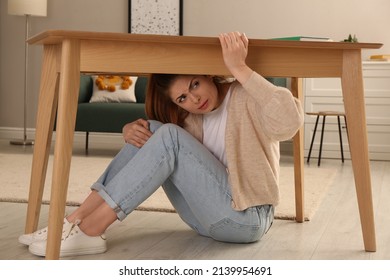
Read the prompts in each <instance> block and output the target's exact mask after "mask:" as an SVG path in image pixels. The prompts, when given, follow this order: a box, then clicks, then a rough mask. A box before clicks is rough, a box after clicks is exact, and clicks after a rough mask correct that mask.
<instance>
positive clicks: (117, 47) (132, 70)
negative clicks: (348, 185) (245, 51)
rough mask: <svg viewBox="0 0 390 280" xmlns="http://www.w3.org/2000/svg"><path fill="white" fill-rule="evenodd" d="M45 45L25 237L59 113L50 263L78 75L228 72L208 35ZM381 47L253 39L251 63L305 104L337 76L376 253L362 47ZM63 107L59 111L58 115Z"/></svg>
mask: <svg viewBox="0 0 390 280" xmlns="http://www.w3.org/2000/svg"><path fill="white" fill-rule="evenodd" d="M28 42H29V43H30V44H38V45H43V48H44V53H43V65H42V74H41V84H40V95H39V104H38V111H37V124H36V139H35V147H34V155H33V165H32V171H31V182H30V193H29V203H28V209H27V219H26V228H25V231H26V233H30V232H33V231H35V230H36V229H37V225H38V219H39V214H40V208H41V202H42V194H43V188H44V181H45V176H46V170H47V163H48V156H49V150H50V145H51V140H52V131H53V125H54V120H55V115H56V112H57V133H56V141H55V149H54V163H53V176H52V188H51V200H50V210H49V222H48V226H49V231H48V232H49V234H48V241H47V242H48V243H47V251H46V258H47V259H58V258H59V249H60V239H61V232H62V223H63V218H64V214H65V202H66V197H67V189H68V180H69V170H70V164H71V158H72V145H73V136H74V127H75V119H76V111H77V99H78V91H79V83H80V72H85V73H96V72H98V73H125V74H135V75H139V74H149V73H182V74H218V75H224V74H225V75H228V74H229V72H228V70H227V69H226V67H225V66H224V63H223V59H222V55H221V49H220V44H219V40H218V39H217V38H211V37H208V38H207V37H189V36H182V37H179V36H161V35H136V34H123V33H100V32H80V31H63V30H49V31H46V32H43V33H40V34H38V35H36V36H34V37H32V38H31V39H29V41H28ZM381 46H382V44H368V43H341V42H337V43H336V42H334V43H333V42H294V41H274V40H255V39H251V40H250V41H249V55H248V58H247V64H248V65H249V66H250V67H251V68H252V69H254V70H255V71H257V72H258V73H260V74H261V75H263V76H266V77H292V78H293V79H292V85H293V86H292V88H293V90H292V91H293V94H294V95H295V96H297V97H298V98H300V99H302V97H303V96H302V84H301V79H300V78H304V77H340V78H341V82H342V89H343V97H344V105H345V113H346V115H347V119H348V133H349V145H350V151H351V157H352V166H353V171H354V177H355V185H356V193H357V198H358V204H359V212H360V220H361V225H362V232H363V240H364V247H365V250H366V251H376V241H375V225H374V213H373V204H372V193H371V177H370V176H371V175H370V165H369V158H368V148H367V147H368V145H367V133H366V118H365V105H364V90H363V79H362V65H361V49H365V48H371V49H376V48H380V47H381ZM57 109H58V111H57ZM294 164H295V168H294V169H295V192H296V219H297V221H298V222H303V220H304V216H303V214H304V213H303V210H304V209H303V199H304V195H303V169H304V168H303V130H300V131H299V132H298V133H297V135H296V136H295V138H294Z"/></svg>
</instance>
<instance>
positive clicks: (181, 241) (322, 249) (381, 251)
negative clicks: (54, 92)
mask: <svg viewBox="0 0 390 280" xmlns="http://www.w3.org/2000/svg"><path fill="white" fill-rule="evenodd" d="M0 148H1V151H2V152H4V151H7V152H9V153H20V152H23V153H28V152H31V148H22V147H17V146H10V145H9V144H8V141H4V140H0ZM112 152H113V150H106V149H104V148H95V149H94V148H91V151H90V153H106V154H107V155H110V153H112ZM115 152H116V151H115ZM75 153H83V149H82V146H80V147H79V148H77V147H76V148H75ZM282 164H291V158H290V157H288V156H286V157H282ZM306 167H307V168H318V167H317V166H316V160H315V159H313V163H312V164H311V165H310V166H307V165H306ZM321 167H324V168H326V167H333V168H337V169H338V173H337V175H336V178H335V180H334V183H333V184H332V185H331V187H330V190H329V192H328V194H327V196H326V197H325V199H324V200H323V202H322V204H321V206H320V209H319V210H318V211H317V213H316V214H315V216H314V218H313V219H312V221H310V222H305V223H296V222H294V221H286V220H275V222H274V224H273V226H272V228H271V229H270V231H269V232H268V233H267V234H266V235H265V236H264V238H263V239H262V240H261V241H259V242H256V243H253V244H247V245H243V244H227V243H221V242H216V241H213V240H211V239H209V238H205V237H201V236H198V235H197V234H196V233H194V232H193V231H192V230H191V229H190V228H189V227H188V226H186V225H185V224H184V223H183V222H182V221H181V220H180V218H179V217H178V216H177V214H172V213H157V212H142V211H135V212H134V213H132V214H131V215H130V216H129V217H128V218H127V219H126V220H125V221H123V222H121V223H120V222H117V223H114V224H113V225H112V226H111V227H110V228H109V229H108V231H107V237H108V251H107V252H106V253H104V254H98V255H88V256H80V257H75V258H72V259H80V260H81V259H89V260H92V259H103V260H108V259H115V260H120V259H134V260H135V259H138V260H153V259H159V260H165V259H168V260H169V259H173V260H174V259H181V260H188V259H199V260H204V259H209V260H224V259H271V260H281V259H283V260H291V259H296V260H309V259H320V260H329V259H335V260H340V259H346V260H360V259H361V260H367V259H387V260H389V259H390V215H389V213H390V203H389V202H390V162H383V161H382V162H379V161H373V162H371V174H372V186H373V199H374V211H375V219H376V220H375V222H376V237H377V252H375V253H367V252H365V251H364V246H363V239H362V233H361V228H360V221H359V215H358V208H357V202H356V193H355V189H354V181H353V173H352V168H351V163H350V161H346V162H345V163H344V164H342V163H341V161H340V160H327V159H324V160H322V162H321ZM321 167H320V168H321ZM0 176H1V174H0ZM26 176H29V174H26ZM306 187H307V188H309V187H310V186H306ZM26 209H27V205H26V204H23V203H5V202H0V259H2V260H6V259H10V260H27V259H41V258H39V257H35V256H33V255H31V254H30V253H29V252H28V248H27V247H26V246H23V245H21V244H19V243H18V241H17V238H18V236H19V235H20V234H22V233H23V231H24V223H25V216H26ZM71 211H72V209H71V208H68V209H67V212H68V213H70V212H71ZM47 217H48V206H45V205H44V206H42V211H41V219H40V226H41V227H43V226H46V223H47Z"/></svg>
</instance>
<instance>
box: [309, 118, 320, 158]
mask: <svg viewBox="0 0 390 280" xmlns="http://www.w3.org/2000/svg"><path fill="white" fill-rule="evenodd" d="M319 118H320V116H317V119H316V124H315V125H314V131H313V137H312V138H311V143H310V149H309V154H308V155H307V163H309V161H310V156H311V150H312V148H313V143H314V139H315V138H316V132H317V125H318V120H319Z"/></svg>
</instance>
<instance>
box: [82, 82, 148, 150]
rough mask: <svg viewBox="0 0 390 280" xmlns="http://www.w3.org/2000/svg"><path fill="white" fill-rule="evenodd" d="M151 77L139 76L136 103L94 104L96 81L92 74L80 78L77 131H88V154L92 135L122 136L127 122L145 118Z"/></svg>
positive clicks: (136, 83)
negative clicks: (146, 98) (148, 85)
mask: <svg viewBox="0 0 390 280" xmlns="http://www.w3.org/2000/svg"><path fill="white" fill-rule="evenodd" d="M147 83H148V78H147V77H137V80H136V82H135V85H134V93H135V98H136V102H93V103H91V102H90V101H91V98H92V94H93V91H94V80H93V76H91V75H81V76H80V92H79V99H78V107H77V116H76V127H75V131H82V132H86V141H85V149H86V152H87V151H88V140H89V139H88V138H89V133H90V132H104V133H122V128H123V126H124V125H125V124H126V123H129V122H133V121H135V120H137V119H139V118H146V114H145V95H146V88H147Z"/></svg>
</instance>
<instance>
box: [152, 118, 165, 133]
mask: <svg viewBox="0 0 390 280" xmlns="http://www.w3.org/2000/svg"><path fill="white" fill-rule="evenodd" d="M148 122H149V130H150V131H151V132H152V133H154V132H155V131H156V130H157V129H159V128H160V127H161V126H162V125H163V123H162V122H159V121H154V120H148Z"/></svg>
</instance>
